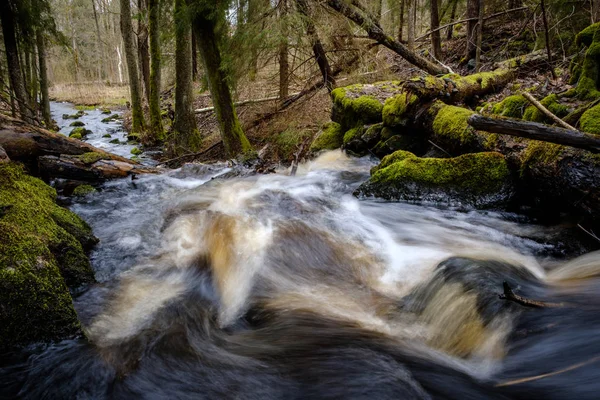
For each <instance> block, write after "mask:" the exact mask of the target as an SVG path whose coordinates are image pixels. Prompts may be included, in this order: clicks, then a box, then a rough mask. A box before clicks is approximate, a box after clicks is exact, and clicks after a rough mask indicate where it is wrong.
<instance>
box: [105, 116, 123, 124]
mask: <svg viewBox="0 0 600 400" xmlns="http://www.w3.org/2000/svg"><path fill="white" fill-rule="evenodd" d="M118 119H121V116H120V115H119V114H113V115H111V116H110V117H106V118H104V119H102V122H104V123H105V124H107V123H109V122H112V121H116V120H118Z"/></svg>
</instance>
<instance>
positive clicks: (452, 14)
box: [446, 0, 458, 40]
mask: <svg viewBox="0 0 600 400" xmlns="http://www.w3.org/2000/svg"><path fill="white" fill-rule="evenodd" d="M457 7H458V0H452V11H451V12H450V21H454V18H456V8H457ZM453 32H454V25H450V26H449V27H448V31H447V32H446V39H447V40H450V39H452V34H453Z"/></svg>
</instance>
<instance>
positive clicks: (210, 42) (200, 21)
mask: <svg viewBox="0 0 600 400" xmlns="http://www.w3.org/2000/svg"><path fill="white" fill-rule="evenodd" d="M188 4H189V3H188ZM206 14H207V13H206V12H204V13H202V12H201V13H197V14H196V15H195V16H194V18H193V22H192V25H193V28H194V30H195V31H196V37H197V39H198V49H199V50H200V55H201V57H202V62H203V64H204V72H205V73H206V77H207V79H208V85H209V89H210V94H211V97H212V101H213V105H214V107H215V112H216V114H217V120H218V121H219V130H220V132H221V139H222V140H223V145H224V147H225V152H226V154H227V156H228V157H235V156H237V155H238V154H241V153H247V152H249V151H251V150H252V147H251V146H250V142H248V139H247V138H246V135H244V132H243V130H242V126H241V125H240V122H239V120H238V117H237V113H236V111H235V108H234V106H233V100H232V98H231V92H230V90H229V86H228V85H227V76H226V75H225V72H224V70H223V69H222V68H221V53H220V52H219V47H218V45H217V37H216V34H215V27H216V23H215V21H214V20H213V19H212V18H210V17H209V16H207V15H206Z"/></svg>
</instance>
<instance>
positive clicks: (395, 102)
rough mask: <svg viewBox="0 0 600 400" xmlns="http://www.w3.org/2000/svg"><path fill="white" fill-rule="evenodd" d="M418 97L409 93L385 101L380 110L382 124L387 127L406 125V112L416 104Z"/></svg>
mask: <svg viewBox="0 0 600 400" xmlns="http://www.w3.org/2000/svg"><path fill="white" fill-rule="evenodd" d="M418 100H419V99H418V97H417V96H416V95H414V94H410V93H401V94H399V95H397V96H394V97H390V98H388V99H387V100H386V101H385V104H384V105H383V110H382V119H383V124H384V125H385V126H388V127H399V126H404V125H406V122H407V117H406V112H407V111H408V110H409V109H410V107H411V106H413V105H414V104H416V102H417V101H418Z"/></svg>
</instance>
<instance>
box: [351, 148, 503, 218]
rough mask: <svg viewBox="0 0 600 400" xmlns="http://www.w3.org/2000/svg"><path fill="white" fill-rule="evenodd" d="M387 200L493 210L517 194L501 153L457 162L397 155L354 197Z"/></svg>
mask: <svg viewBox="0 0 600 400" xmlns="http://www.w3.org/2000/svg"><path fill="white" fill-rule="evenodd" d="M354 194H355V195H358V196H375V197H380V198H383V199H387V200H401V201H408V202H424V203H437V204H444V205H449V206H463V205H466V206H469V207H475V208H492V207H501V206H504V205H506V203H507V202H508V201H509V200H510V198H511V197H512V194H513V190H512V184H511V177H510V172H509V169H508V166H507V164H506V160H505V159H504V156H503V155H502V154H500V153H494V152H490V153H473V154H465V155H462V156H459V157H455V158H419V157H417V156H415V155H414V154H413V153H410V152H407V151H402V150H399V151H396V152H395V153H392V154H390V155H389V156H386V157H384V158H383V160H382V161H381V163H380V164H379V165H378V166H376V167H374V168H373V169H372V170H371V178H370V179H369V180H368V181H367V182H365V183H363V184H362V185H361V186H360V187H359V188H358V189H357V190H356V191H355V193H354Z"/></svg>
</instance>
